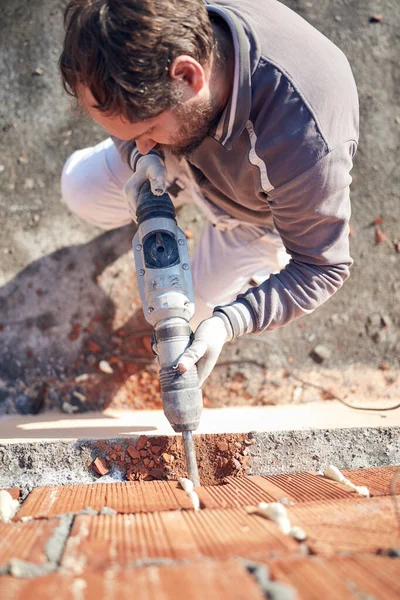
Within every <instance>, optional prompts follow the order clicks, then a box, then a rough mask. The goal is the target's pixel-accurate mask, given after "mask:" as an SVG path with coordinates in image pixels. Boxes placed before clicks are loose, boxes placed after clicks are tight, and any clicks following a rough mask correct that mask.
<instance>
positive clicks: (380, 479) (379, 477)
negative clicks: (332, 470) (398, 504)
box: [343, 465, 400, 496]
mask: <svg viewBox="0 0 400 600" xmlns="http://www.w3.org/2000/svg"><path fill="white" fill-rule="evenodd" d="M399 469H400V465H399V466H396V467H377V468H374V469H358V470H357V471H343V475H344V476H345V477H348V479H350V481H351V482H352V483H354V484H355V485H366V486H367V488H368V489H369V493H370V495H371V496H389V495H390V493H391V492H390V486H391V483H392V479H393V477H394V476H395V474H396V472H397V471H398V470H399ZM396 494H399V495H400V476H399V477H398V478H397V482H396Z"/></svg>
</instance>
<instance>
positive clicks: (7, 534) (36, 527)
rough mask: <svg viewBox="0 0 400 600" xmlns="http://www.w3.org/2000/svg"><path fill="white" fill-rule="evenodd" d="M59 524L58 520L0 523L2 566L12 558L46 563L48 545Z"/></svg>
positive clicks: (0, 559)
mask: <svg viewBox="0 0 400 600" xmlns="http://www.w3.org/2000/svg"><path fill="white" fill-rule="evenodd" d="M58 524H59V520H58V519H51V520H49V521H29V522H27V523H0V565H4V564H7V563H8V562H9V561H10V560H11V559H12V558H18V559H20V560H26V561H29V562H32V563H35V564H43V563H45V562H46V561H47V558H46V553H45V547H46V543H47V541H48V540H49V538H50V537H51V536H52V535H53V533H54V530H55V529H56V527H57V526H58Z"/></svg>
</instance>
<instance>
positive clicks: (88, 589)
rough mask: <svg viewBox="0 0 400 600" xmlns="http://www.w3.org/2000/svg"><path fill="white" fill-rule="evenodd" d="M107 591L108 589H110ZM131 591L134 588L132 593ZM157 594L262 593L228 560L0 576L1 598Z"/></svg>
mask: <svg viewBox="0 0 400 600" xmlns="http://www.w3.org/2000/svg"><path fill="white" fill-rule="evenodd" d="M111 590H112V591H111ZM133 590H134V591H133ZM132 596H133V597H135V598H140V599H141V600H145V599H146V600H149V599H151V598H161V597H162V598H163V599H165V600H187V598H190V600H204V598H205V597H206V598H207V600H221V598H237V599H239V598H245V599H246V600H263V598H264V596H263V594H262V592H261V591H260V589H259V587H258V586H257V584H256V583H255V581H254V580H253V578H252V577H251V576H250V575H249V574H248V573H247V571H246V569H245V568H244V567H242V566H241V565H240V564H238V563H236V562H234V561H196V562H195V563H193V564H186V565H185V564H181V565H162V566H147V567H142V568H137V569H130V570H120V571H118V572H116V571H115V570H114V571H112V570H111V569H110V570H109V571H105V572H104V573H102V574H100V573H91V572H84V573H83V574H82V575H79V576H74V575H71V574H68V575H61V574H56V573H54V574H51V575H47V576H44V577H39V578H36V579H35V580H34V581H31V580H26V579H25V580H24V579H15V578H13V577H2V578H0V597H1V598H2V600H26V599H27V598H40V599H41V600H54V598H57V600H77V598H88V599H89V598H96V600H110V598H130V597H132Z"/></svg>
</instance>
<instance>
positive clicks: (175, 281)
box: [132, 181, 203, 486]
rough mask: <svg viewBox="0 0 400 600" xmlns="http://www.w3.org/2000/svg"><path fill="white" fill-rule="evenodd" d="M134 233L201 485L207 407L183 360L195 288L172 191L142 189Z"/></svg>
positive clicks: (171, 393)
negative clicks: (197, 434) (201, 431)
mask: <svg viewBox="0 0 400 600" xmlns="http://www.w3.org/2000/svg"><path fill="white" fill-rule="evenodd" d="M136 219H137V225H138V230H137V233H136V235H135V237H134V238H133V242H132V248H133V254H134V258H135V266H136V275H137V280H138V286H139V293H140V299H141V302H142V307H143V312H144V316H145V319H146V321H148V322H149V323H150V324H151V325H152V326H153V327H154V333H153V341H154V343H155V345H156V349H157V356H158V362H159V366H160V384H161V397H162V403H163V410H164V414H165V416H166V417H167V419H168V421H169V422H170V424H171V426H172V428H173V429H174V430H175V431H176V432H181V433H182V436H183V444H184V449H185V455H186V464H187V470H188V477H189V479H190V480H191V481H192V482H193V484H194V485H195V486H197V485H200V480H199V474H198V469H197V461H196V454H195V448H194V442H193V435H192V432H193V431H194V430H195V429H197V427H198V426H199V422H200V415H201V411H202V408H203V397H202V391H201V389H200V388H199V382H198V377H197V368H196V366H193V367H192V368H191V369H189V370H188V371H186V372H185V373H180V372H179V371H178V369H177V363H178V359H179V357H180V356H181V354H182V353H183V352H184V351H185V350H186V349H187V348H188V347H189V345H190V342H191V336H192V331H191V329H190V325H189V322H190V319H191V318H192V317H193V315H194V292H193V283H192V275H191V270H190V261H189V253H188V248H187V242H186V236H185V234H184V232H183V231H182V229H180V228H179V227H178V225H177V222H176V214H175V208H174V205H173V204H172V201H171V198H170V197H169V195H168V194H167V193H164V194H163V195H162V196H155V195H154V194H153V193H152V191H151V187H150V183H149V182H148V181H146V182H145V183H144V184H143V186H142V187H141V189H140V192H139V196H138V201H137V206H136Z"/></svg>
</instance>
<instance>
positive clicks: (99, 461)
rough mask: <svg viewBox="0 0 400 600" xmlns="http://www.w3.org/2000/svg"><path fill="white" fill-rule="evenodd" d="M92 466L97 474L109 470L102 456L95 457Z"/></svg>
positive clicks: (103, 473)
mask: <svg viewBox="0 0 400 600" xmlns="http://www.w3.org/2000/svg"><path fill="white" fill-rule="evenodd" d="M92 466H93V469H94V470H95V471H96V473H98V474H99V475H107V473H109V472H110V469H109V468H108V467H107V463H106V461H105V460H104V458H95V460H94V461H93V464H92Z"/></svg>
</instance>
